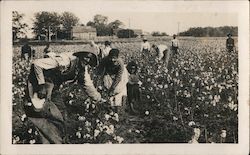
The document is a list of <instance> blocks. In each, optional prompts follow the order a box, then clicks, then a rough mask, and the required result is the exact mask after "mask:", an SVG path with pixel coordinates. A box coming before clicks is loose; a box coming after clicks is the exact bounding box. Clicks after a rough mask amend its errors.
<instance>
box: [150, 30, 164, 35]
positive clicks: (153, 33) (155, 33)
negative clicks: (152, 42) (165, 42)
mask: <svg viewBox="0 0 250 155" xmlns="http://www.w3.org/2000/svg"><path fill="white" fill-rule="evenodd" d="M151 35H152V36H168V35H167V33H166V32H162V33H161V32H158V31H156V32H152V34H151Z"/></svg>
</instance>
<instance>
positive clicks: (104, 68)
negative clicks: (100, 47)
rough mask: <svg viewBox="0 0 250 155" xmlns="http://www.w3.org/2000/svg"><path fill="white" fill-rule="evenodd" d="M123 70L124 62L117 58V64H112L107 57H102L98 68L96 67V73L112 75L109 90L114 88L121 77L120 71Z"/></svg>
mask: <svg viewBox="0 0 250 155" xmlns="http://www.w3.org/2000/svg"><path fill="white" fill-rule="evenodd" d="M123 70H124V63H123V61H122V59H120V58H118V60H117V64H113V63H112V62H111V61H110V60H109V58H108V57H106V58H104V59H103V60H102V61H101V62H100V64H99V66H98V68H97V75H100V76H104V75H110V76H113V77H114V79H113V83H112V86H111V88H110V89H111V90H114V89H115V87H116V86H117V85H118V84H119V82H120V81H121V78H122V73H123Z"/></svg>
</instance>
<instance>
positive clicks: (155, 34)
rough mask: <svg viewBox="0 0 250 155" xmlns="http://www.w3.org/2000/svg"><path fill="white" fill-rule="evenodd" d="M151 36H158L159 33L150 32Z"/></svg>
mask: <svg viewBox="0 0 250 155" xmlns="http://www.w3.org/2000/svg"><path fill="white" fill-rule="evenodd" d="M152 36H160V32H158V31H157V32H152Z"/></svg>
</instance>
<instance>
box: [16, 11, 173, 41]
mask: <svg viewBox="0 0 250 155" xmlns="http://www.w3.org/2000/svg"><path fill="white" fill-rule="evenodd" d="M12 15H13V17H12V34H13V40H16V39H20V38H22V37H23V36H25V33H26V32H27V29H28V25H27V24H26V23H24V22H23V17H24V14H20V13H19V12H17V11H13V13H12ZM73 26H85V25H84V24H83V23H80V20H79V18H78V17H77V16H75V15H74V14H73V13H71V12H63V13H61V14H59V13H57V12H47V11H42V12H37V13H35V15H34V19H33V25H32V27H31V30H32V32H33V34H34V35H35V38H36V39H42V40H45V39H51V38H52V39H53V38H56V39H72V38H71V30H72V27H73ZM86 26H90V27H92V28H95V29H96V32H97V36H114V35H116V36H117V37H118V38H133V37H137V34H135V32H134V31H133V30H132V29H124V24H123V22H122V21H120V20H117V19H116V20H114V21H111V22H109V21H108V17H107V16H103V15H100V14H97V15H95V16H94V17H93V20H91V21H88V22H87V23H86ZM151 35H152V36H168V35H167V34H166V33H165V32H158V31H155V32H152V34H151Z"/></svg>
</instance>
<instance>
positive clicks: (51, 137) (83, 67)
mask: <svg viewBox="0 0 250 155" xmlns="http://www.w3.org/2000/svg"><path fill="white" fill-rule="evenodd" d="M96 65H97V57H96V55H95V54H94V53H92V52H90V51H82V52H76V53H62V54H55V56H52V55H49V57H48V58H42V59H37V60H35V61H34V62H33V65H32V66H33V67H32V69H31V73H30V75H29V79H28V93H29V94H28V95H29V99H28V103H27V104H25V106H24V109H25V113H26V115H27V116H28V120H30V121H31V122H32V123H33V124H34V126H35V127H36V129H37V131H38V133H39V135H40V137H41V141H42V143H43V144H45V143H46V144H47V143H53V144H62V143H67V134H66V129H67V127H66V124H65V119H67V118H65V117H64V115H63V112H62V111H60V110H59V109H60V106H62V105H61V104H62V103H60V106H59V104H56V102H55V103H52V102H51V100H49V98H50V95H51V93H52V90H53V87H54V84H61V83H62V82H65V81H68V80H78V83H79V84H80V85H82V87H83V88H84V90H85V92H86V94H87V95H88V96H89V97H90V98H92V99H93V100H94V101H96V102H99V101H101V95H100V93H99V92H98V91H97V89H96V88H95V87H94V85H93V81H92V79H91V76H90V73H89V69H90V67H95V66H96ZM41 89H42V90H41ZM39 91H45V92H44V93H45V94H44V95H47V96H45V98H46V99H44V96H42V95H39V94H38V93H40V92H39ZM41 98H42V99H41ZM29 103H31V104H29ZM58 106H59V107H58Z"/></svg>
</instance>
